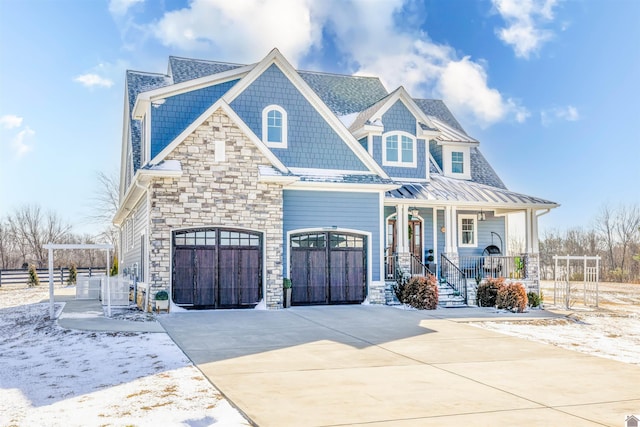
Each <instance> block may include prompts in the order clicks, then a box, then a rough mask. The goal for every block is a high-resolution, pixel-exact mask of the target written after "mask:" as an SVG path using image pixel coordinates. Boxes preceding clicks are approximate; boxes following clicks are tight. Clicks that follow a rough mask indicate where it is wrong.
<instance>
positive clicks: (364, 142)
mask: <svg viewBox="0 0 640 427" xmlns="http://www.w3.org/2000/svg"><path fill="white" fill-rule="evenodd" d="M358 142H359V143H360V145H362V148H364V149H365V150H368V149H369V148H368V147H367V144H368V138H367V137H366V136H365V137H364V138H360V139H359V140H358Z"/></svg>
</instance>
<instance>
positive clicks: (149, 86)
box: [126, 56, 506, 189]
mask: <svg viewBox="0 0 640 427" xmlns="http://www.w3.org/2000/svg"><path fill="white" fill-rule="evenodd" d="M242 66H243V64H234V63H228V62H219V61H207V60H199V59H190V58H181V57H176V56H171V57H169V66H168V75H163V74H157V73H147V72H139V71H127V75H126V79H127V98H128V99H127V100H128V102H129V110H130V111H131V110H132V109H133V105H134V104H135V101H136V97H137V96H138V94H139V93H141V92H146V91H149V90H153V89H157V88H160V87H164V86H169V85H172V84H176V83H180V82H184V81H188V80H193V79H197V78H200V77H204V76H208V75H212V74H217V73H220V72H224V71H228V70H231V69H235V68H238V67H242ZM298 73H299V74H300V77H302V79H303V80H304V81H305V82H306V83H307V84H308V85H309V86H310V87H311V88H312V89H313V90H314V91H315V92H316V94H317V95H318V96H319V97H320V99H322V101H323V102H324V103H325V104H326V105H327V106H328V107H329V108H330V109H331V110H332V111H333V112H334V113H335V114H336V115H339V116H342V115H346V114H353V113H360V114H358V117H357V118H356V121H355V122H354V123H353V124H352V126H351V129H354V128H355V126H357V125H359V126H361V125H362V124H364V123H365V122H366V120H368V118H369V117H370V116H371V114H372V113H373V112H374V111H375V110H376V109H377V108H379V106H380V104H381V103H382V102H384V101H385V100H386V99H387V97H388V96H390V94H389V93H388V92H387V90H386V89H385V87H384V86H383V85H382V82H381V81H380V79H379V78H377V77H361V76H349V75H340V74H329V73H321V72H312V71H298ZM414 101H415V102H416V104H417V105H418V107H420V109H421V110H422V111H424V112H425V114H427V115H428V116H431V117H435V118H436V119H438V120H440V121H442V122H444V123H445V124H447V125H448V126H450V127H452V128H453V129H455V130H457V131H459V132H461V133H462V134H464V135H466V132H465V131H464V129H463V128H462V126H461V125H460V123H458V121H457V120H456V119H455V117H454V116H453V114H451V111H449V109H448V108H447V106H446V105H445V104H444V102H442V101H441V100H437V99H414ZM360 122H362V123H360ZM129 131H130V135H131V144H132V152H133V163H134V164H133V167H134V171H136V170H138V168H139V167H140V123H139V122H138V121H137V120H131V127H130V130H129ZM430 168H431V175H432V176H434V177H437V176H441V175H439V173H438V172H437V170H435V169H434V168H433V167H432V165H430ZM471 170H472V181H474V182H476V183H478V184H484V185H489V186H493V187H497V188H500V189H506V187H505V185H504V183H503V182H502V180H501V179H500V178H499V177H498V175H497V174H496V173H495V171H494V170H493V168H492V167H491V166H490V165H489V163H488V162H487V161H486V159H485V158H484V156H483V155H482V153H480V151H479V150H478V149H477V148H471ZM301 179H302V180H317V179H329V178H328V177H313V176H312V175H309V176H304V177H302V176H301ZM335 179H337V180H338V181H340V180H343V181H340V182H347V181H348V182H360V180H365V181H366V180H367V179H370V177H369V176H368V175H365V176H362V175H357V176H350V177H341V178H339V179H338V178H335ZM345 179H346V180H347V181H344V180H345ZM338 181H331V180H329V181H328V182H338ZM376 183H383V181H376ZM384 183H386V180H385V181H384Z"/></svg>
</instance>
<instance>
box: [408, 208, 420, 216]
mask: <svg viewBox="0 0 640 427" xmlns="http://www.w3.org/2000/svg"><path fill="white" fill-rule="evenodd" d="M409 213H410V214H411V216H418V214H419V213H420V211H418V208H412V209H410V210H409Z"/></svg>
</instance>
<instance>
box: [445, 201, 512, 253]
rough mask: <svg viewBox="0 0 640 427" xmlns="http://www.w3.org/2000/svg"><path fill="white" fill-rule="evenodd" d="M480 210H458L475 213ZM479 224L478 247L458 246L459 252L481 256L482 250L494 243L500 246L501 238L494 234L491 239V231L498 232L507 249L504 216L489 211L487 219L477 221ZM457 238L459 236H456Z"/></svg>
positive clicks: (504, 247) (504, 249)
mask: <svg viewBox="0 0 640 427" xmlns="http://www.w3.org/2000/svg"><path fill="white" fill-rule="evenodd" d="M477 213H478V212H476V211H473V212H462V211H461V212H458V214H473V215H477ZM476 224H478V247H477V248H458V254H459V255H460V256H480V255H482V251H484V248H486V247H487V246H489V245H491V244H493V245H496V246H497V247H500V239H498V238H497V237H495V236H493V242H492V241H491V232H492V231H493V232H494V233H496V234H498V236H500V238H501V239H502V246H503V247H502V248H501V249H502V251H503V253H504V251H506V244H507V242H505V234H504V217H496V216H493V215H492V214H491V213H490V212H487V219H486V221H479V222H476ZM456 238H457V236H456Z"/></svg>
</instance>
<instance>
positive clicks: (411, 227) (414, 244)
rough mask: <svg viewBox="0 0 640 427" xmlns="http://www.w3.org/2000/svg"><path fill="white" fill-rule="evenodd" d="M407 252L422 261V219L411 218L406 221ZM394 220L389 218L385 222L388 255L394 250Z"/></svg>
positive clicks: (395, 231)
mask: <svg viewBox="0 0 640 427" xmlns="http://www.w3.org/2000/svg"><path fill="white" fill-rule="evenodd" d="M407 231H408V233H409V252H410V253H411V254H413V255H414V256H415V257H416V258H417V259H419V260H420V261H421V262H422V233H423V231H422V221H421V220H419V219H411V220H409V223H408V230H407ZM396 237H397V230H396V220H395V219H390V220H389V221H388V222H387V251H388V252H389V253H388V255H391V254H393V253H394V252H395V251H396V244H397V243H396V242H397V240H396Z"/></svg>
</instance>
